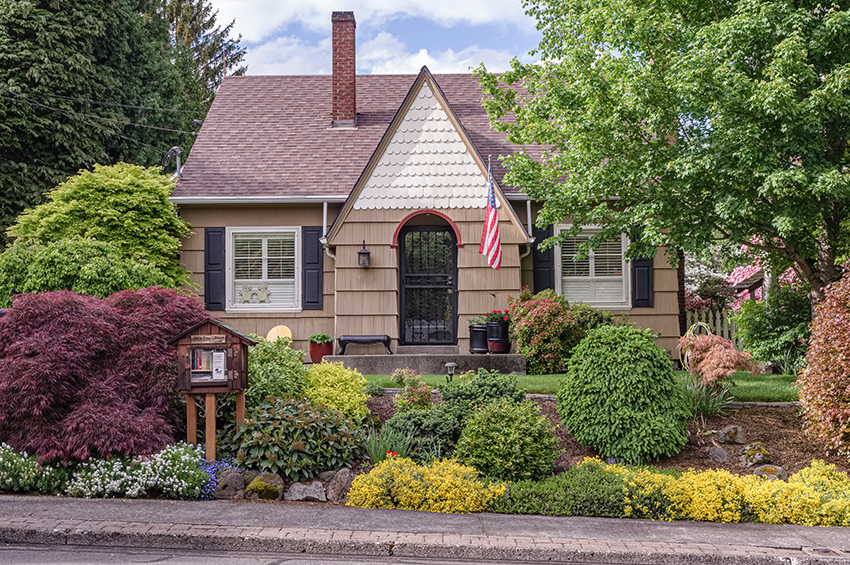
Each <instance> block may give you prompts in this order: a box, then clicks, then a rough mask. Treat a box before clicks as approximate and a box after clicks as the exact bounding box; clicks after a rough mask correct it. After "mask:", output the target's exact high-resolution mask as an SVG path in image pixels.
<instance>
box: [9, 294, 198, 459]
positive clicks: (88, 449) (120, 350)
mask: <svg viewBox="0 0 850 565" xmlns="http://www.w3.org/2000/svg"><path fill="white" fill-rule="evenodd" d="M206 317H207V316H206V312H205V310H204V308H203V306H202V305H200V304H199V303H198V302H197V301H196V300H195V299H194V298H192V297H190V296H187V295H184V294H179V293H176V292H174V291H171V290H164V289H161V288H148V289H143V290H136V291H123V292H120V293H117V294H113V295H112V296H110V297H108V298H107V299H105V300H101V299H100V298H98V297H96V296H85V295H80V294H76V293H74V292H71V291H67V290H63V291H59V292H45V293H42V294H26V295H23V296H20V297H18V298H16V299H15V300H14V302H13V304H12V308H11V310H10V311H9V312H8V313H7V314H6V315H5V316H4V317H3V318H0V442H5V443H7V444H8V445H9V446H11V447H12V448H14V449H16V450H18V451H25V452H28V453H35V454H36V455H38V457H39V460H41V461H44V460H56V461H60V462H62V463H67V462H71V461H85V460H86V459H88V458H90V457H111V456H117V455H127V456H132V455H145V454H150V453H154V452H156V451H159V450H161V449H162V448H163V446H165V445H166V444H167V443H169V442H171V441H173V440H174V438H175V436H176V435H177V432H178V431H179V428H178V423H179V422H181V421H183V420H182V417H183V416H182V413H181V412H180V410H179V395H178V393H177V378H176V370H177V358H176V355H175V354H174V351H173V349H172V348H171V347H169V346H168V344H167V343H166V341H167V340H168V339H170V338H171V337H173V336H175V335H177V334H178V333H181V332H182V331H185V330H187V329H189V328H190V327H192V326H193V325H195V324H197V323H198V322H200V321H202V320H204V319H205V318H206Z"/></svg>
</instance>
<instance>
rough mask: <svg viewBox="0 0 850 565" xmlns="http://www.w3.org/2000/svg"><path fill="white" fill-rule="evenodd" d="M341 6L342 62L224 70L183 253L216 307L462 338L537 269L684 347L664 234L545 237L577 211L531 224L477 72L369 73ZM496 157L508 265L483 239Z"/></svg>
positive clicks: (396, 337) (180, 186)
mask: <svg viewBox="0 0 850 565" xmlns="http://www.w3.org/2000/svg"><path fill="white" fill-rule="evenodd" d="M332 22H333V73H332V75H331V76H244V77H227V78H225V79H224V81H223V83H222V85H221V88H220V90H219V91H218V94H217V96H216V99H215V102H214V103H213V105H212V108H211V109H210V112H209V114H208V116H207V118H206V120H205V121H204V124H203V127H202V128H201V130H200V132H199V134H198V139H197V141H196V143H195V145H194V147H193V149H192V152H191V155H190V157H189V159H188V161H187V162H186V165H185V167H184V168H183V171H182V174H181V178H180V180H179V182H178V183H177V187H176V189H175V190H174V194H173V196H172V201H173V202H175V203H176V204H177V205H178V206H179V209H180V213H181V215H182V217H183V218H185V219H186V220H187V221H189V222H190V223H191V224H192V225H193V226H194V234H193V235H192V236H190V237H189V238H187V239H186V240H185V241H184V242H183V246H182V252H181V260H182V263H183V265H184V267H185V268H186V269H188V270H189V271H191V272H192V274H193V280H194V281H195V282H196V283H198V285H200V288H201V289H202V290H201V294H202V298H203V300H204V302H205V304H206V307H207V309H208V310H210V311H211V313H212V315H214V316H215V317H217V318H219V319H222V320H224V321H226V323H227V324H229V325H231V326H233V327H234V328H237V329H238V330H240V331H244V332H253V333H257V334H260V335H265V334H266V332H268V330H269V329H270V328H272V327H273V326H276V325H279V324H285V325H287V326H289V327H290V328H291V329H292V332H293V336H294V340H295V345H296V346H298V347H301V348H305V349H306V340H307V337H308V336H309V335H310V334H313V333H327V334H330V335H332V336H341V335H374V334H379V335H388V336H390V338H391V340H392V347H393V349H395V348H396V347H398V346H399V345H426V346H427V345H431V344H433V345H446V344H457V345H459V346H460V351H461V352H465V351H466V348H467V344H468V330H467V321H468V320H469V319H470V318H472V317H475V316H477V315H478V314H481V313H483V312H487V311H490V310H493V309H503V308H505V307H506V300H507V298H508V296H510V295H516V294H517V293H518V292H519V291H520V289H521V288H522V287H523V286H524V285H528V286H529V287H531V288H532V289H534V290H535V291H539V290H542V289H544V288H553V289H555V290H556V291H557V292H558V293H560V294H562V295H563V296H565V297H566V298H567V299H568V300H570V301H579V300H580V301H583V302H586V303H589V304H591V305H594V306H597V307H600V308H606V309H611V310H614V311H616V312H618V313H622V314H625V315H627V316H628V318H629V319H630V320H631V322H633V323H634V324H636V325H638V326H641V327H647V328H652V329H653V330H654V331H656V332H657V333H658V334H659V335H660V338H659V340H658V343H659V345H661V346H662V347H664V348H665V349H667V350H668V351H670V352H672V351H674V350H675V345H676V339H677V338H678V336H679V335H680V332H681V328H680V311H683V307H682V306H683V301H684V299H683V296H682V295H681V293H680V287H681V285H680V284H679V279H680V277H681V273H680V272H677V270H675V269H671V268H670V266H669V265H668V263H667V257H666V252H665V251H664V250H660V252H659V253H658V254H657V255H656V257H655V258H654V259H653V260H633V261H628V260H626V258H625V256H624V250H625V248H626V247H627V244H628V240H627V238H626V236H625V235H624V236H623V237H621V238H619V239H615V240H611V241H609V242H606V243H605V244H604V245H602V246H601V247H600V248H599V249H597V250H596V251H595V252H594V253H592V254H591V255H590V256H589V257H587V258H585V259H582V260H580V261H574V259H573V255H574V251H575V247H574V244H575V241H569V242H567V243H566V244H565V245H563V246H561V247H558V248H554V249H550V250H547V251H542V252H541V251H539V250H538V248H537V245H538V243H539V242H540V241H542V240H543V239H545V238H546V237H547V236H548V235H551V234H552V233H553V232H555V231H558V230H560V229H563V228H564V227H565V226H567V225H569V223H570V219H569V218H564V219H563V223H562V224H561V225H555V226H549V227H548V228H547V229H538V228H537V227H534V225H533V222H534V221H535V219H536V213H537V211H538V209H539V205H538V204H537V203H535V202H531V201H529V199H528V198H527V197H526V196H525V195H524V194H522V192H521V191H519V190H517V189H516V188H514V187H511V186H505V185H503V184H502V183H501V181H502V178H503V176H504V173H505V171H504V170H503V169H502V168H501V166H500V164H499V161H498V158H497V157H498V156H499V155H506V154H509V153H510V152H511V151H513V150H514V148H513V147H512V146H511V145H509V144H507V143H506V142H505V141H504V136H503V135H502V134H500V133H497V132H494V131H493V130H492V129H491V128H490V125H489V121H488V118H487V115H486V112H485V111H484V108H483V107H482V104H481V98H482V93H481V89H480V87H479V86H478V82H477V79H476V77H474V76H471V75H466V74H464V75H460V74H450V75H440V74H437V75H434V74H431V73H430V72H429V70H428V69H427V68H424V67H423V68H422V70H421V72H420V73H419V74H418V75H416V76H412V75H385V76H379V75H360V76H357V75H356V73H355V62H354V52H355V49H354V47H355V36H354V32H355V20H354V14H353V13H352V12H334V14H333V16H332ZM489 159H492V171H493V177H494V180H495V185H496V189H495V192H496V201H497V207H498V217H499V226H500V233H501V242H502V254H503V258H502V267H501V269H500V270H498V271H496V270H494V269H492V268H490V267H488V266H487V259H486V257H485V256H483V255H480V254H479V252H478V247H479V242H480V238H481V232H482V228H483V222H484V211H485V207H486V197H487V188H488V183H487V178H488V176H487V167H488V160H489ZM592 229H593V228H592V226H587V230H586V231H587V232H588V233H589V232H591V231H592ZM367 252H368V253H367ZM364 255H365V256H366V257H368V266H361V261H360V259H362V258H364ZM357 352H361V353H362V352H375V353H378V352H383V347H382V346H380V345H375V346H361V347H360V348H359V349H358V350H357Z"/></svg>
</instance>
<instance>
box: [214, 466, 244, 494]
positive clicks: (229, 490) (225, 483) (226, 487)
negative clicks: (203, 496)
mask: <svg viewBox="0 0 850 565" xmlns="http://www.w3.org/2000/svg"><path fill="white" fill-rule="evenodd" d="M215 497H216V498H218V499H239V498H245V477H243V476H242V474H241V473H238V472H236V471H233V470H227V471H225V472H223V473H222V474H221V477H220V478H219V480H218V484H217V485H216V486H215Z"/></svg>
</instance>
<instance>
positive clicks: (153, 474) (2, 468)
mask: <svg viewBox="0 0 850 565" xmlns="http://www.w3.org/2000/svg"><path fill="white" fill-rule="evenodd" d="M233 468H234V467H233V463H232V461H229V460H223V461H206V459H205V458H204V446H203V445H200V446H193V445H187V444H185V443H178V444H173V445H169V446H167V447H166V448H165V449H163V450H162V451H160V452H158V453H155V454H153V455H148V456H137V457H132V458H130V457H112V458H110V459H90V460H89V461H86V462H84V463H80V464H77V465H69V466H53V465H47V464H43V463H39V462H38V459H37V458H36V456H35V455H29V454H27V453H21V452H18V451H16V450H14V449H12V448H11V447H10V446H8V445H6V444H5V443H0V492H44V493H63V492H64V493H66V494H68V495H70V496H82V497H86V498H94V497H104V498H106V497H128V498H138V497H140V496H163V497H167V498H178V499H210V498H213V497H214V496H215V487H216V485H217V483H218V478H217V477H218V475H219V474H220V473H221V472H222V471H223V470H225V469H233Z"/></svg>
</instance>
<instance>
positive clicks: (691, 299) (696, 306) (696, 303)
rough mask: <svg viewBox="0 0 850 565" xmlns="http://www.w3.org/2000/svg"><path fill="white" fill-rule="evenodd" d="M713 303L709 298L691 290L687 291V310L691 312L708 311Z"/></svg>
mask: <svg viewBox="0 0 850 565" xmlns="http://www.w3.org/2000/svg"><path fill="white" fill-rule="evenodd" d="M712 305H713V303H712V301H711V300H710V299H708V298H702V297H701V296H697V295H696V294H691V292H690V291H687V290H686V291H685V310H687V311H689V312H708V311H709V310H711V307H712Z"/></svg>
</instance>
